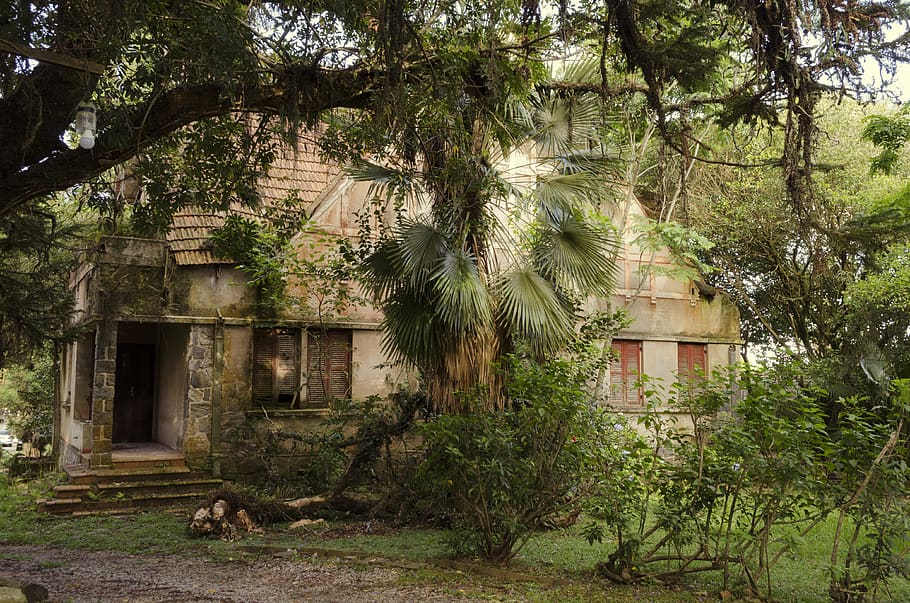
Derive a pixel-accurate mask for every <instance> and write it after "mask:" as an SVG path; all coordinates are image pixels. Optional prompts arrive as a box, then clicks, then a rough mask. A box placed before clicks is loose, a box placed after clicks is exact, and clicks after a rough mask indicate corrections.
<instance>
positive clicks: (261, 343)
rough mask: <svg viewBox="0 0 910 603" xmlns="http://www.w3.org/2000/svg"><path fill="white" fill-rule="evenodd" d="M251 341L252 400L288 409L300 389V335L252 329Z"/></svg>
mask: <svg viewBox="0 0 910 603" xmlns="http://www.w3.org/2000/svg"><path fill="white" fill-rule="evenodd" d="M254 333H255V335H254V340H253V401H254V402H255V403H256V404H257V405H260V406H262V405H266V406H288V407H290V406H292V405H293V403H294V401H295V399H296V398H297V395H298V391H299V388H300V378H299V375H300V332H299V331H298V330H297V329H256V330H255V331H254Z"/></svg>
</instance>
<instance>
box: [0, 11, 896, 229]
mask: <svg viewBox="0 0 910 603" xmlns="http://www.w3.org/2000/svg"><path fill="white" fill-rule="evenodd" d="M553 4H554V5H556V6H555V10H554V7H550V6H549V3H545V2H539V1H531V2H518V1H517V0H500V1H496V2H494V1H488V2H484V3H480V4H476V3H472V4H471V5H470V6H469V5H464V4H461V3H455V2H451V1H449V0H439V1H438V2H430V3H425V2H420V3H417V2H406V1H400V0H396V1H391V0H390V1H371V0H358V1H355V2H344V3H338V2H328V1H325V0H312V1H308V2H284V1H276V2H263V3H248V2H243V1H239V0H219V1H217V2H201V1H195V0H194V1H190V2H166V1H165V2H143V3H129V4H128V5H127V4H124V3H122V2H114V1H113V0H106V1H100V2H91V3H72V2H53V1H47V0H43V1H40V2H31V3H22V2H18V3H8V4H7V5H5V6H4V7H0V57H2V61H0V140H2V141H3V142H4V144H3V145H2V147H0V178H2V180H3V182H4V187H3V188H2V190H0V214H3V213H7V212H9V211H10V210H12V209H13V208H16V207H19V206H21V205H22V204H25V203H29V202H31V201H32V200H33V199H36V198H40V197H42V196H45V195H47V194H48V193H51V192H55V191H60V190H64V189H66V188H67V187H69V186H72V185H74V184H76V183H79V182H84V181H87V180H89V179H91V178H94V177H96V176H98V175H99V174H102V173H103V172H105V171H106V170H108V169H110V168H111V167H112V166H114V165H117V164H120V163H122V162H124V161H127V160H128V159H130V158H131V157H134V156H135V155H136V154H137V153H141V152H142V151H143V150H145V149H146V148H148V147H149V146H150V145H153V144H154V143H155V142H157V141H159V140H162V139H163V138H166V137H167V136H169V135H170V134H172V133H174V132H176V131H179V130H180V129H182V128H184V127H185V126H187V125H190V124H196V123H199V122H201V121H204V120H206V119H209V118H212V117H215V116H227V115H234V114H236V113H237V112H247V111H249V112H253V113H257V114H261V115H270V116H280V117H281V118H282V119H284V120H286V122H287V123H288V124H289V125H290V126H291V129H292V130H293V129H296V127H297V126H298V125H299V121H302V122H304V123H307V124H310V125H312V124H313V123H315V122H316V120H318V119H319V118H320V117H323V116H324V115H325V112H326V111H327V110H331V109H335V108H339V107H349V108H358V109H369V110H370V111H373V112H374V113H375V114H376V115H377V116H378V117H379V118H378V119H377V120H376V122H375V125H376V126H377V128H378V129H379V130H386V129H391V130H392V132H390V134H391V135H392V136H394V135H395V133H394V130H395V129H396V120H395V119H394V113H395V112H396V111H399V110H401V108H402V106H401V105H400V104H398V103H397V101H399V100H404V97H403V96H402V94H404V92H403V90H404V89H406V88H407V87H408V86H410V84H411V83H414V82H415V81H416V82H417V83H418V84H420V83H421V82H424V81H425V80H426V79H428V78H429V79H434V80H436V81H445V80H447V79H448V78H449V76H450V75H452V72H451V71H450V70H449V68H450V67H451V65H452V64H453V61H462V62H464V63H469V64H472V65H473V67H474V71H475V73H476V74H477V75H478V76H479V77H480V79H479V80H478V81H477V82H476V84H477V85H478V86H482V85H483V83H484V77H485V75H484V74H485V70H484V65H485V64H486V63H487V62H488V60H494V59H495V57H496V56H497V55H498V56H502V55H503V54H511V55H513V56H519V55H525V56H527V57H533V56H534V55H535V54H536V53H537V52H539V51H540V50H541V48H542V45H543V44H544V43H546V44H551V43H553V42H555V41H559V40H562V41H563V42H564V43H565V44H578V45H584V44H585V43H586V42H587V41H592V42H594V43H595V44H597V45H598V46H599V48H600V50H601V72H602V75H603V76H604V77H603V82H602V83H601V84H599V85H595V86H593V87H592V90H593V91H595V92H599V93H601V94H603V95H604V96H610V95H615V94H624V93H625V92H627V91H628V90H629V89H636V90H644V91H646V93H647V96H648V100H649V103H650V104H651V105H652V107H653V109H654V110H655V112H656V114H657V118H658V123H659V124H660V128H661V131H662V132H663V133H664V134H665V136H667V138H668V139H673V140H675V141H676V144H677V145H678V147H679V150H680V151H681V152H682V153H683V154H685V153H687V152H688V151H687V149H689V148H690V147H691V146H692V139H691V132H690V131H689V130H688V129H687V127H686V125H685V121H684V120H682V121H679V122H678V123H676V124H673V123H671V115H674V114H678V113H679V112H680V111H683V112H686V111H688V110H689V109H690V108H691V109H697V110H702V109H700V108H704V110H705V111H707V112H709V113H713V114H714V115H715V116H716V117H717V118H718V119H719V120H720V121H721V122H722V123H725V124H728V123H733V122H735V121H737V120H747V121H749V120H755V119H767V120H775V119H776V115H777V111H778V109H779V108H781V107H782V108H783V110H784V119H783V120H782V121H783V122H784V124H785V129H786V132H787V134H786V135H787V145H785V153H784V154H783V156H782V157H781V158H780V160H781V161H782V163H783V165H784V166H785V168H786V171H787V178H788V187H791V188H793V187H795V186H796V185H795V183H796V181H797V180H799V179H800V178H803V179H805V176H806V174H805V173H804V172H805V170H810V169H811V153H812V148H811V144H810V143H811V140H812V137H813V136H814V125H813V124H814V121H813V116H814V113H815V111H814V107H815V104H816V101H817V100H818V96H819V95H820V94H822V93H823V92H825V91H827V90H832V89H835V88H836V89H837V90H854V91H865V90H866V89H867V85H866V84H865V83H864V82H863V81H862V79H861V77H860V75H861V69H860V62H861V60H862V59H863V58H864V57H875V58H877V59H878V60H880V61H881V62H882V64H883V65H884V67H885V69H886V70H888V71H889V72H890V73H893V68H894V64H895V61H899V60H903V59H904V58H905V56H904V55H905V44H904V41H905V40H904V37H898V38H897V39H894V40H891V39H889V34H888V31H889V28H891V27H892V26H897V25H899V24H900V23H901V22H903V21H902V20H903V19H905V17H906V15H905V13H904V11H905V10H906V8H905V7H904V6H903V5H894V4H893V3H889V2H867V3H862V4H858V5H854V4H845V3H841V2H829V1H818V2H810V3H806V4H804V5H801V6H800V7H797V6H796V5H794V4H793V3H792V2H789V1H788V0H774V1H773V2H764V3H754V2H745V1H743V0H726V1H725V2H719V3H712V4H708V5H703V4H701V3H685V2H635V3H631V2H628V1H627V0H604V1H603V2H601V1H600V0H586V1H585V2H581V3H579V4H578V6H577V7H575V6H573V7H569V5H567V4H566V3H558V5H557V4H556V3H553ZM548 11H549V12H553V13H555V14H557V15H558V16H557V17H556V18H544V17H543V16H542V15H543V14H544V13H545V12H548ZM487 15H490V19H489V23H497V22H498V23H501V24H504V26H503V28H502V31H507V32H508V35H507V36H506V37H502V38H499V39H497V40H492V39H489V38H487V39H485V40H483V41H484V42H485V43H492V45H488V46H480V45H477V44H474V42H476V41H479V40H481V37H478V36H479V34H480V33H481V32H482V31H483V29H484V27H486V25H485V23H484V21H485V18H486V16H487ZM506 26H507V27H506ZM459 32H460V33H459ZM453 34H457V35H453ZM453 37H454V38H455V39H457V40H458V41H459V44H465V43H466V45H464V46H462V50H464V51H465V52H463V53H460V55H459V54H458V53H453V52H452V50H453V49H454V48H455V45H453V44H452V43H451V42H452V38H453ZM560 44H562V42H561V43H560ZM567 48H569V46H567V45H557V46H556V47H555V50H556V51H557V52H565V51H566V49H567ZM212 49H217V52H212ZM744 57H745V59H746V60H745V61H744V60H743V58H744ZM494 62H495V61H494ZM499 64H500V66H502V63H501V62H500V63H499ZM735 65H738V66H740V67H742V66H746V69H745V70H744V71H743V72H741V73H740V74H738V75H736V77H737V81H736V82H735V83H734V82H731V81H730V78H731V77H732V75H731V74H732V68H733V66H735ZM620 67H621V68H623V69H625V70H627V71H628V72H630V73H631V72H638V73H640V74H641V76H642V79H643V82H639V83H635V82H629V81H627V80H623V79H622V78H616V77H613V76H612V75H609V74H615V73H618V71H617V69H616V68H620ZM486 75H501V76H503V77H515V76H517V77H521V76H522V73H521V72H511V73H510V72H508V71H506V72H502V73H500V74H494V73H493V72H486ZM85 99H94V100H95V101H96V102H97V103H98V105H99V109H100V116H101V129H100V133H99V136H98V141H97V144H96V145H95V148H94V149H92V150H91V151H86V150H84V149H69V148H67V147H65V146H64V145H63V144H62V143H61V134H62V133H63V132H65V131H66V130H67V129H68V127H69V126H70V123H71V122H72V119H73V114H74V111H75V108H76V106H77V104H78V103H79V102H80V101H82V100H85ZM410 100H411V101H414V100H419V101H421V102H422V101H424V100H426V99H415V97H412V98H411V99H410ZM383 116H384V117H385V119H382V117H383ZM794 190H795V188H794Z"/></svg>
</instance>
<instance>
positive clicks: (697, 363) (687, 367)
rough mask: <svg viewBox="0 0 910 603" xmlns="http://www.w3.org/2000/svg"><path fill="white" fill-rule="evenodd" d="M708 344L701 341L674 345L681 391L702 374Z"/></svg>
mask: <svg viewBox="0 0 910 603" xmlns="http://www.w3.org/2000/svg"><path fill="white" fill-rule="evenodd" d="M707 355H708V346H706V345H705V344H703V343H679V344H677V345H676V357H677V369H676V372H677V373H678V375H679V382H680V385H685V386H686V387H685V388H681V391H685V389H688V390H689V392H690V393H691V390H692V387H693V386H694V385H695V384H696V383H697V381H698V380H699V379H700V378H702V377H703V376H704V373H705V367H706V366H707Z"/></svg>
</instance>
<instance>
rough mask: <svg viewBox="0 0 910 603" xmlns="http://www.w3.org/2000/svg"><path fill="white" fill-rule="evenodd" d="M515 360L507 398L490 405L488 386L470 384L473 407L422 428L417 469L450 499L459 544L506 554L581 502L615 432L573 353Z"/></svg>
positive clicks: (495, 555) (493, 556)
mask: <svg viewBox="0 0 910 603" xmlns="http://www.w3.org/2000/svg"><path fill="white" fill-rule="evenodd" d="M510 362H511V364H512V366H511V370H510V379H509V383H508V389H507V392H508V396H509V398H510V400H511V404H510V406H509V408H507V409H506V410H499V411H491V410H488V408H489V406H488V404H487V403H486V402H485V401H484V400H483V396H484V395H485V393H484V392H483V391H480V390H478V391H475V392H469V393H466V394H464V395H465V397H466V398H467V404H469V406H470V408H472V409H473V410H474V412H472V413H470V414H463V415H440V416H438V417H436V418H435V419H434V420H433V421H431V422H429V423H428V424H427V425H425V426H424V427H423V428H422V429H421V434H422V435H423V437H424V446H425V450H426V459H425V460H424V461H423V463H422V465H421V467H420V469H419V471H418V478H419V479H420V480H421V481H422V484H423V487H424V489H425V490H426V491H427V492H435V493H436V496H435V497H434V499H435V500H441V501H447V502H448V503H449V504H450V505H452V509H453V512H454V517H455V523H456V526H458V528H459V531H458V532H457V533H456V536H455V537H456V539H457V540H456V541H455V543H454V544H456V545H457V552H459V553H461V554H466V553H476V554H480V555H482V556H483V557H485V558H487V559H490V560H492V561H494V562H508V561H509V560H510V559H511V558H512V557H514V556H515V555H516V554H517V553H518V551H519V550H521V547H522V546H523V545H524V543H525V542H526V541H527V539H528V538H529V537H530V535H531V534H532V532H533V531H534V530H536V529H539V528H540V527H542V526H544V525H545V524H546V522H547V521H548V520H551V519H553V518H555V517H556V516H557V515H558V514H560V513H563V514H565V513H568V512H570V511H572V510H574V509H576V508H577V507H578V505H579V503H580V501H581V500H582V499H583V498H584V497H585V496H587V495H588V494H589V493H590V492H591V490H592V489H593V487H594V485H595V484H596V483H598V482H599V481H600V479H601V471H602V467H603V459H602V457H603V455H604V454H608V451H609V450H611V449H612V445H613V444H612V440H613V433H614V430H613V429H612V425H611V424H610V423H609V421H608V418H607V416H606V415H605V414H604V413H603V412H601V411H599V410H598V409H595V408H592V407H591V406H590V405H589V404H588V398H587V396H586V394H585V391H584V381H585V376H584V375H581V374H579V373H578V372H577V371H575V370H574V369H573V367H572V366H571V365H570V364H569V363H567V362H565V361H552V362H549V363H547V364H545V365H539V364H536V363H534V362H530V361H521V360H519V359H516V358H514V357H513V358H511V359H510Z"/></svg>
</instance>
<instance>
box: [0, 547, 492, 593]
mask: <svg viewBox="0 0 910 603" xmlns="http://www.w3.org/2000/svg"><path fill="white" fill-rule="evenodd" d="M416 569H417V568H416V567H415V568H413V569H409V568H407V567H401V566H395V565H392V564H389V563H388V562H385V561H383V560H370V559H345V558H342V559H337V558H336V559H327V558H317V559H312V558H301V555H299V554H292V553H287V552H286V553H283V554H269V555H263V556H260V557H259V558H258V559H255V560H253V561H249V560H245V561H234V562H228V563H223V562H221V563H219V562H216V561H213V560H210V559H203V558H186V557H178V556H166V555H158V556H155V555H148V556H145V555H143V556H135V555H126V554H123V553H113V552H92V551H80V550H73V549H63V548H54V547H32V546H12V545H0V574H2V575H6V576H9V577H12V578H14V579H16V580H18V581H20V582H22V583H29V582H34V583H37V584H40V585H42V586H44V587H45V588H46V589H47V590H48V592H49V597H50V600H51V601H55V602H61V603H63V602H72V603H83V602H84V603H89V602H91V603H96V602H105V603H106V602H111V603H114V602H116V603H124V602H129V603H145V602H147V603H152V602H155V603H159V602H168V603H189V602H191V601H218V602H225V603H234V602H236V603H255V602H263V603H265V602H268V603H272V602H285V601H287V602H291V601H307V602H311V601H312V602H321V601H325V602H333V603H334V602H342V603H360V602H367V601H370V602H373V601H473V600H479V599H474V598H471V597H468V596H467V595H464V594H462V593H459V590H460V587H461V586H462V585H460V584H459V582H458V580H459V575H458V574H457V573H455V572H452V581H445V583H444V584H438V585H434V586H425V585H415V586H410V585H406V582H407V581H402V578H406V577H407V574H408V572H413V571H415V570H416ZM403 584H404V585H403ZM472 588H473V589H474V590H473V592H475V593H476V592H477V590H476V589H477V585H476V584H475V585H472ZM485 600H489V599H488V598H485Z"/></svg>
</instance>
